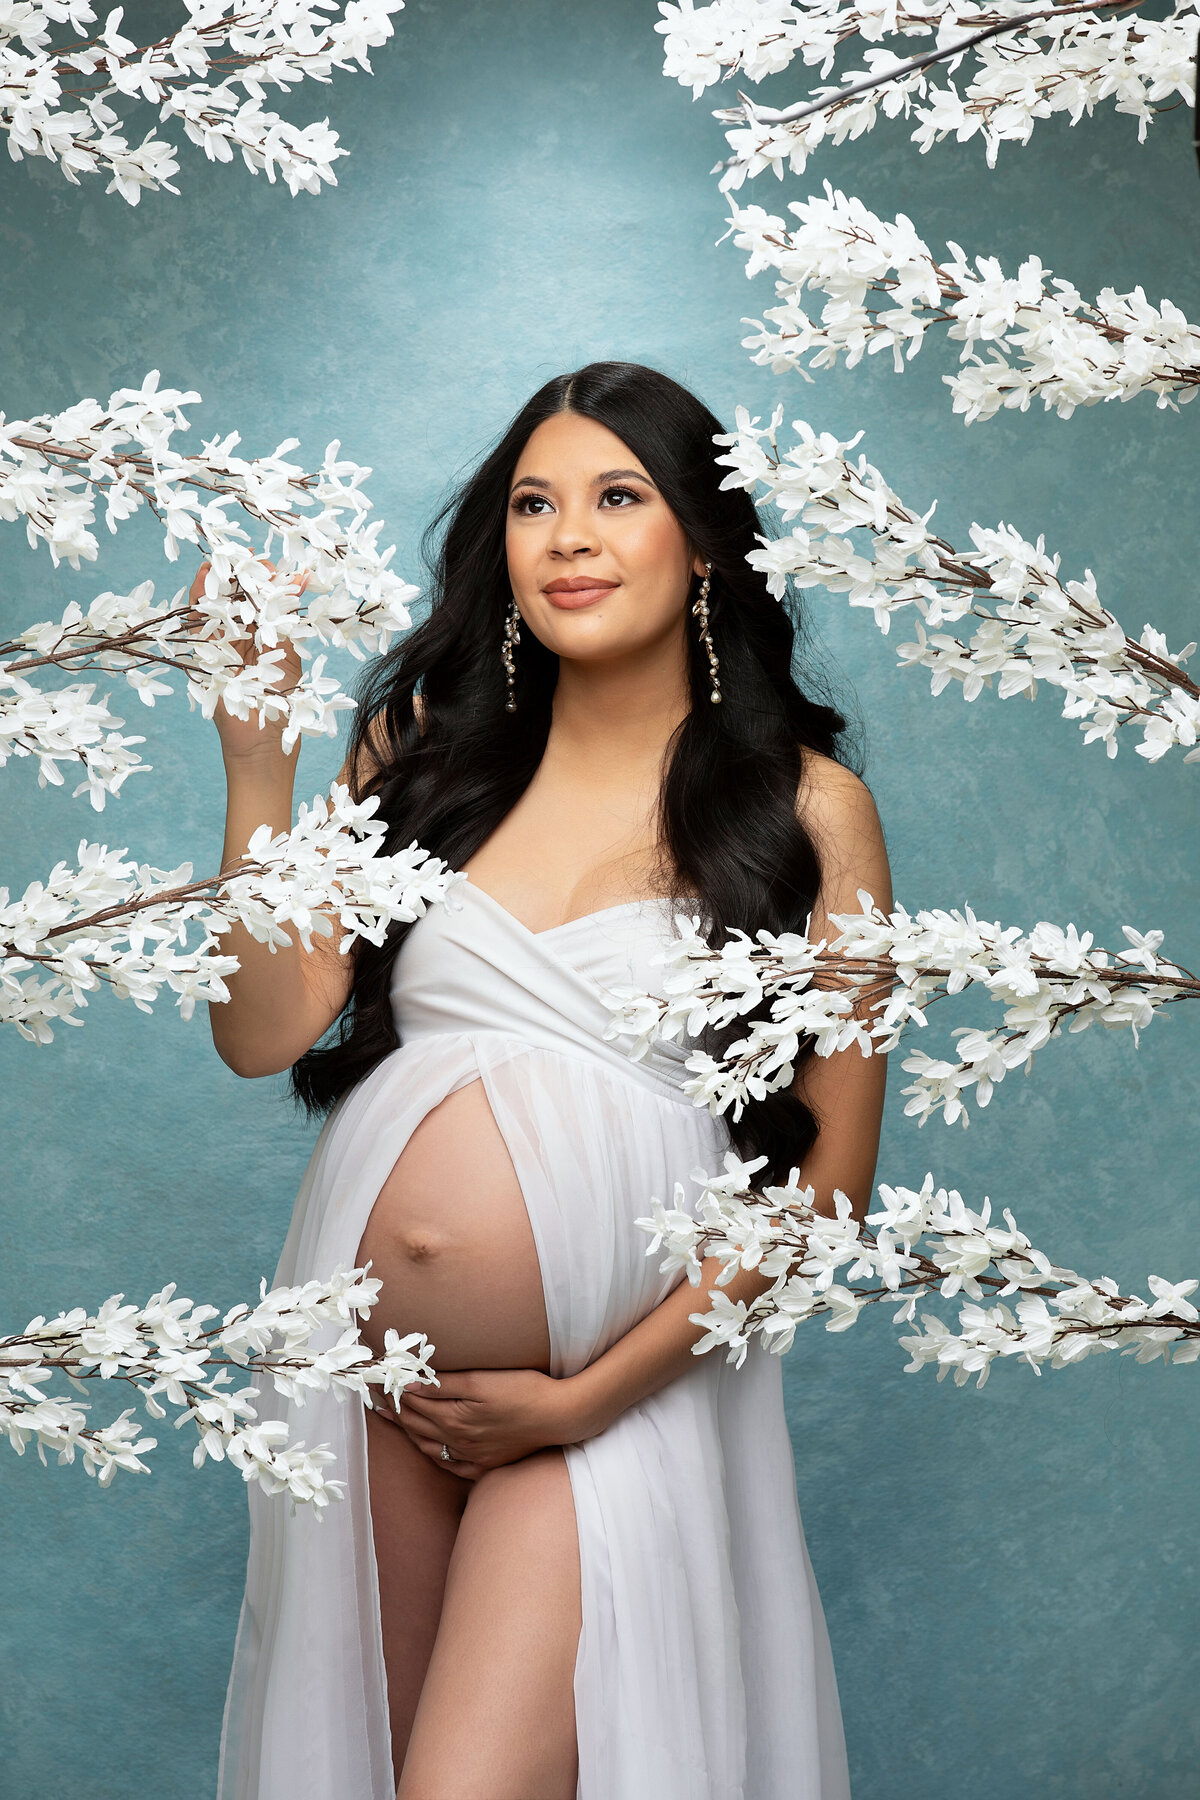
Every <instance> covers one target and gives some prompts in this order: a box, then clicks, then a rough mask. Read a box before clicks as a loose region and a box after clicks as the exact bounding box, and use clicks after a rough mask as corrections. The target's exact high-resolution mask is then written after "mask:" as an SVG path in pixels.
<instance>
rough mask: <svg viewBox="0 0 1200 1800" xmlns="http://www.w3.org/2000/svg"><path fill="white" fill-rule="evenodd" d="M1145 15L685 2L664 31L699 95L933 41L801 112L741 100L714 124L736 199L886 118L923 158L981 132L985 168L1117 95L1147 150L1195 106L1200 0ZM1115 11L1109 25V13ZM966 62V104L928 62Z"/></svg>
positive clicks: (1079, 8) (673, 67)
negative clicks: (1153, 127) (724, 82)
mask: <svg viewBox="0 0 1200 1800" xmlns="http://www.w3.org/2000/svg"><path fill="white" fill-rule="evenodd" d="M1139 4H1140V0H1128V3H1127V0H1114V5H1113V6H1112V7H1108V6H1105V5H1104V4H1103V0H1092V3H1090V4H1087V5H1079V4H1067V5H1062V6H1052V7H1046V8H1043V9H1041V10H1033V11H1031V10H1030V9H1029V8H1028V7H1027V6H1021V5H1017V4H1009V5H1006V6H990V7H985V6H973V5H970V4H969V3H964V0H949V3H948V4H945V3H943V4H935V5H933V6H930V7H921V6H911V5H909V6H902V7H900V8H898V9H892V8H878V7H877V8H874V9H872V8H871V7H869V6H862V7H859V6H855V5H850V6H843V5H841V4H839V3H838V0H823V3H822V0H818V3H817V4H814V5H808V4H805V3H804V0H795V3H789V0H764V3H763V4H759V3H758V0H716V3H715V4H714V5H712V6H708V7H702V8H694V7H693V6H692V5H691V4H690V0H681V4H680V6H678V7H675V6H667V5H662V6H660V9H659V10H660V11H661V12H662V13H663V14H664V19H663V22H662V23H661V24H660V25H659V26H658V27H657V29H658V30H659V31H660V32H662V33H663V34H664V36H665V38H666V47H665V49H666V56H665V64H664V73H665V74H666V75H667V76H669V77H674V78H675V79H677V80H679V81H681V82H682V83H683V84H684V85H685V86H690V87H691V89H692V92H693V95H694V96H698V95H699V94H700V93H702V92H703V91H704V89H705V88H706V87H708V86H710V85H711V84H712V83H713V82H715V81H718V80H720V79H722V78H723V77H724V76H725V75H726V74H731V73H733V72H734V71H735V70H741V71H742V72H744V73H745V75H746V76H747V77H748V79H750V80H751V81H759V80H761V79H763V77H764V76H766V75H769V74H776V73H778V72H780V71H781V70H782V69H784V68H786V67H787V66H788V64H789V63H790V62H791V60H792V59H793V57H795V56H797V55H799V56H800V57H801V59H802V61H803V62H804V63H805V64H807V65H808V66H816V65H820V66H821V68H822V73H824V74H828V73H829V71H830V69H831V68H832V66H833V62H834V58H835V55H836V53H837V50H838V48H839V47H840V46H841V45H842V44H844V43H845V42H847V41H849V40H851V39H854V38H860V39H862V40H863V41H864V42H874V43H878V42H879V41H880V40H881V39H884V38H886V37H899V38H913V37H928V36H932V37H934V38H935V39H936V48H935V49H933V50H932V51H930V52H929V53H927V54H925V55H921V56H918V57H915V58H910V59H908V60H904V59H902V58H900V57H898V56H897V55H896V54H895V52H894V51H893V50H891V49H887V48H879V49H873V50H868V51H867V52H866V53H865V57H864V61H865V63H866V64H867V66H866V67H865V68H863V69H850V70H846V71H845V72H844V73H843V76H842V79H841V81H840V83H839V84H838V85H836V86H832V87H828V86H827V87H823V88H819V89H816V90H814V91H813V93H812V94H811V95H810V97H809V98H808V99H807V100H806V101H802V102H798V103H797V104H796V105H795V106H792V107H788V108H784V109H779V108H771V107H765V106H761V105H758V104H757V103H756V102H755V101H753V100H752V99H750V98H749V97H748V96H745V95H743V96H742V101H741V104H740V105H739V106H737V107H730V108H724V109H722V110H720V111H719V112H718V113H717V117H718V118H719V119H721V120H722V121H723V122H725V123H726V124H728V125H729V126H731V129H730V130H729V131H728V132H727V134H726V135H727V138H728V141H729V145H730V149H731V151H732V155H731V156H730V157H729V158H728V160H727V161H726V162H724V163H722V164H719V165H718V169H719V170H720V171H721V176H722V178H721V186H722V188H723V189H725V190H730V189H734V188H738V187H740V186H741V185H742V183H743V182H744V181H745V180H746V179H747V178H748V177H753V176H756V175H758V174H760V173H761V172H762V171H763V170H764V169H768V168H769V169H772V170H773V171H774V173H775V174H776V175H778V176H782V174H783V172H784V169H785V167H790V168H791V169H792V170H793V172H794V173H797V174H798V173H801V172H802V171H803V169H804V167H805V165H806V163H807V160H808V158H809V156H810V155H811V154H812V153H813V151H814V150H815V149H816V148H817V147H818V145H820V144H822V143H824V142H826V141H828V142H831V143H834V144H840V143H843V142H845V141H846V140H847V139H849V138H857V137H860V136H861V135H862V134H863V132H865V131H869V130H871V129H872V127H873V126H874V125H875V124H876V123H877V121H878V119H879V118H880V117H881V116H882V117H885V118H889V119H890V118H896V117H900V116H902V117H904V118H906V119H912V120H914V121H915V122H916V129H915V130H914V132H913V133H912V137H913V141H914V142H915V143H917V144H918V145H919V146H920V148H921V149H922V150H923V151H924V150H928V149H929V148H930V146H931V145H932V144H934V143H937V142H940V141H941V140H942V139H944V138H946V137H949V136H953V137H954V138H955V139H956V140H957V141H958V142H960V143H962V142H966V141H967V140H968V139H970V138H971V137H974V136H976V135H979V136H981V137H982V138H983V141H984V144H985V146H986V151H987V158H988V163H989V166H994V164H995V160H996V156H997V153H998V151H999V147H1000V145H1001V143H1004V142H1017V143H1027V142H1028V141H1029V138H1030V136H1031V135H1032V132H1033V128H1034V125H1035V123H1036V121H1037V120H1038V119H1044V118H1049V117H1051V116H1052V115H1053V114H1055V113H1060V112H1065V113H1067V114H1068V115H1069V116H1070V118H1071V121H1072V123H1075V122H1076V121H1077V120H1078V119H1079V118H1080V117H1082V115H1083V114H1084V113H1085V112H1087V113H1089V114H1090V113H1091V112H1092V111H1094V109H1095V107H1096V106H1097V105H1099V104H1101V103H1102V102H1103V101H1106V100H1108V99H1110V98H1115V102H1116V110H1117V111H1118V112H1123V113H1129V114H1131V115H1132V116H1134V117H1135V118H1136V119H1137V120H1138V133H1139V139H1143V138H1144V137H1145V133H1146V130H1147V127H1148V126H1149V124H1150V122H1151V121H1152V120H1153V119H1154V117H1155V116H1156V115H1157V112H1158V111H1160V110H1163V109H1164V108H1165V107H1167V106H1169V105H1171V104H1173V103H1175V102H1176V101H1178V100H1183V101H1185V102H1186V103H1188V104H1189V105H1190V104H1192V103H1193V101H1194V74H1193V56H1194V48H1195V32H1196V25H1197V17H1198V15H1197V9H1196V0H1181V3H1180V4H1179V5H1177V6H1176V7H1175V9H1174V11H1173V12H1172V13H1171V14H1170V16H1169V17H1168V18H1166V19H1161V20H1160V19H1148V18H1145V17H1144V16H1140V15H1137V12H1136V9H1137V6H1138V5H1139ZM1105 13H1109V14H1112V15H1113V16H1109V17H1103V16H1099V15H1102V14H1105ZM967 56H970V57H971V59H972V62H971V73H970V76H969V78H968V80H967V82H966V85H965V87H964V89H963V91H962V93H961V94H960V92H959V90H958V88H957V87H956V86H955V84H954V83H953V82H952V81H947V82H946V83H945V84H944V85H940V84H937V83H935V82H933V81H931V79H930V76H929V73H928V70H929V69H930V67H931V66H932V65H934V64H941V63H944V64H946V65H947V67H948V68H949V69H950V70H951V71H953V70H955V69H957V68H958V67H959V65H960V64H961V63H962V61H963V59H964V58H965V57H967Z"/></svg>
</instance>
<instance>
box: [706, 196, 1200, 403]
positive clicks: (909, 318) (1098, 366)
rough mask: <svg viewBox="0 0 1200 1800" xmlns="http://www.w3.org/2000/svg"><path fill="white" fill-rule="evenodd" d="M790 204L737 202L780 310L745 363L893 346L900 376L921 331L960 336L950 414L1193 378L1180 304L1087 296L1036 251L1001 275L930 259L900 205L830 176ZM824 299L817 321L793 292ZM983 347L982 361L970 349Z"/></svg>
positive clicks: (1179, 394)
mask: <svg viewBox="0 0 1200 1800" xmlns="http://www.w3.org/2000/svg"><path fill="white" fill-rule="evenodd" d="M824 187H825V193H824V198H822V197H821V196H820V195H816V194H812V195H810V196H809V197H808V199H807V200H803V201H794V202H793V203H792V204H791V205H790V206H789V207H788V211H789V212H790V213H792V214H794V215H795V218H796V220H797V224H796V225H795V226H794V227H793V228H792V230H790V231H789V230H788V229H787V227H786V225H785V223H784V221H783V220H782V219H781V218H778V217H776V216H775V215H774V214H771V213H767V212H764V210H763V209H762V207H760V206H750V207H746V208H745V209H739V208H737V207H736V206H735V208H734V211H733V215H732V217H731V219H730V226H731V228H732V230H733V232H734V234H735V236H734V242H735V243H736V245H737V246H738V248H739V249H741V250H746V251H748V252H749V257H748V261H747V265H746V273H747V275H751V276H752V275H756V274H757V273H758V272H759V271H760V270H761V269H774V270H776V271H777V273H778V276H779V279H778V280H777V281H776V283H775V292H776V294H777V296H778V298H779V302H780V303H779V305H777V306H774V307H769V308H768V309H767V310H766V312H765V315H764V318H765V321H766V322H764V320H758V319H746V320H744V321H743V323H744V324H747V325H754V326H755V327H756V328H757V329H756V331H755V333H754V335H753V336H751V337H748V338H745V339H743V343H744V345H745V347H746V348H747V349H748V350H751V351H753V353H754V358H753V359H754V361H755V362H756V363H765V364H766V365H767V367H768V368H770V369H772V370H773V371H774V372H775V373H776V374H779V373H781V372H782V371H783V370H785V369H795V370H797V371H798V372H799V373H800V374H801V375H802V376H803V377H804V378H805V380H808V381H811V379H812V377H811V376H810V375H809V373H808V371H809V369H810V368H812V369H820V368H828V367H831V366H832V365H833V364H835V363H836V362H837V359H838V357H839V355H844V356H845V358H846V365H847V367H848V368H853V367H854V365H855V363H857V362H859V361H861V359H862V357H863V356H864V355H865V354H870V355H874V354H875V353H877V352H879V351H887V350H890V351H891V353H892V358H893V364H894V367H895V369H896V371H897V373H899V372H901V371H902V370H903V368H904V365H905V362H906V361H911V360H912V358H913V357H914V356H915V355H916V354H917V352H918V351H919V350H920V348H921V345H922V343H923V342H924V338H925V333H926V331H927V330H928V328H929V327H930V325H944V326H945V327H946V335H947V337H949V338H951V339H953V340H956V341H959V342H961V343H962V346H963V348H962V352H961V356H960V362H961V364H962V367H960V369H959V371H958V373H957V374H955V375H947V376H944V377H943V379H944V380H945V382H946V383H947V385H948V386H949V388H950V392H951V394H952V396H953V401H954V410H955V412H956V413H962V414H964V415H965V420H966V423H967V424H968V425H969V424H970V423H971V422H972V420H974V419H979V418H983V419H989V418H991V417H992V415H993V414H994V413H997V412H999V411H1000V409H1001V408H1002V407H1008V408H1013V407H1018V408H1020V410H1021V411H1022V412H1024V411H1026V410H1027V409H1028V407H1029V404H1030V401H1031V400H1034V399H1040V400H1041V401H1042V403H1043V405H1044V406H1045V407H1046V408H1047V410H1049V409H1050V408H1051V407H1053V408H1054V409H1055V410H1056V411H1057V413H1058V415H1059V417H1060V418H1064V419H1066V418H1069V417H1070V416H1071V414H1072V412H1074V410H1075V408H1076V407H1077V406H1094V405H1095V404H1096V403H1097V401H1100V400H1131V399H1133V397H1134V396H1135V395H1136V394H1140V393H1147V392H1149V393H1153V394H1156V395H1157V396H1158V404H1159V406H1160V407H1166V406H1170V407H1176V406H1177V405H1178V404H1180V403H1182V402H1186V401H1188V400H1190V399H1192V397H1193V396H1194V395H1195V393H1196V391H1197V387H1198V386H1200V330H1198V329H1197V328H1196V327H1195V326H1194V325H1189V323H1188V321H1187V319H1185V318H1184V316H1183V314H1182V313H1181V312H1180V310H1179V308H1178V307H1177V306H1174V305H1173V304H1172V302H1171V301H1169V300H1164V301H1163V302H1162V304H1161V306H1158V307H1155V306H1152V305H1151V303H1150V302H1149V300H1147V298H1146V295H1145V294H1144V292H1143V291H1142V289H1141V288H1135V289H1134V291H1133V292H1132V293H1131V294H1118V293H1115V292H1114V291H1113V290H1112V289H1111V288H1105V289H1103V290H1102V292H1101V293H1100V294H1099V295H1098V296H1097V298H1096V300H1095V301H1094V302H1093V301H1088V300H1085V299H1084V298H1083V296H1082V295H1081V294H1080V293H1079V291H1078V290H1077V289H1076V288H1074V287H1072V286H1071V284H1070V282H1068V281H1063V280H1059V279H1057V278H1052V277H1051V272H1050V270H1049V269H1046V268H1043V266H1042V264H1041V262H1040V261H1039V259H1038V258H1037V257H1036V256H1030V257H1028V258H1026V260H1025V261H1024V262H1023V263H1022V264H1021V266H1020V269H1019V270H1018V272H1017V274H1016V275H1015V276H1006V275H1005V273H1004V271H1003V269H1002V268H1001V267H1000V264H999V263H998V262H997V261H996V259H995V257H990V256H985V257H978V258H977V259H976V263H975V266H974V267H972V265H971V263H970V261H969V259H968V257H967V256H966V254H965V252H964V251H963V250H961V249H960V248H959V246H958V245H957V244H950V245H948V246H947V247H948V249H949V252H950V259H949V260H948V261H947V262H945V263H938V262H937V261H936V260H935V259H934V257H933V255H932V254H931V252H930V250H929V247H928V245H926V244H925V243H924V242H923V241H922V240H921V238H920V237H918V235H917V233H916V230H915V229H914V227H913V224H912V221H911V220H909V219H907V218H905V216H904V215H903V213H901V214H899V215H897V217H896V218H895V219H894V220H890V221H889V220H886V219H881V218H879V217H877V216H876V214H875V213H873V212H871V210H870V209H869V208H868V207H866V206H864V204H863V202H862V201H861V200H858V199H855V198H854V197H853V196H851V197H849V198H847V196H846V195H845V194H842V193H839V192H838V191H837V190H836V189H834V188H833V187H832V186H831V185H830V183H829V182H828V181H827V182H825V184H824ZM808 291H812V292H816V293H823V294H825V295H827V296H828V299H827V300H826V303H825V305H824V307H823V308H822V311H821V317H820V321H819V322H818V321H816V320H814V319H813V318H811V317H810V316H809V314H808V313H807V312H806V311H805V309H804V305H803V296H804V294H805V293H806V292H808ZM981 345H983V346H986V348H987V358H986V360H985V359H984V358H983V357H982V356H981V355H980V354H979V347H980V346H981Z"/></svg>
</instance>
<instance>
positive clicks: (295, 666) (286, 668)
mask: <svg viewBox="0 0 1200 1800" xmlns="http://www.w3.org/2000/svg"><path fill="white" fill-rule="evenodd" d="M261 560H262V561H263V563H264V564H265V565H266V567H267V568H268V569H271V570H274V567H275V565H274V563H273V562H270V561H269V560H268V559H267V558H266V557H265V556H264V557H263V558H262V559H261ZM210 566H211V565H210V564H209V563H207V562H202V563H201V564H200V567H199V568H198V569H197V571H196V579H195V580H194V581H193V582H192V585H191V588H190V589H189V591H188V600H189V602H190V603H191V604H193V605H194V604H195V602H196V601H197V600H198V599H199V598H200V596H201V594H202V593H203V592H204V577H205V576H206V575H207V573H208V570H209V567H210ZM306 585H307V582H304V583H302V584H301V586H300V589H299V592H300V593H303V592H304V588H305V586H306ZM233 647H234V649H235V650H237V651H238V653H239V654H240V656H241V658H242V666H243V667H244V668H253V667H254V666H255V664H256V663H257V662H258V654H257V652H258V641H257V636H256V634H255V633H254V632H253V631H252V632H251V633H250V635H249V636H248V637H245V638H241V639H239V640H238V642H237V643H235V644H234V646H233ZM283 652H284V653H283V657H282V659H281V660H280V661H279V662H278V663H276V664H275V665H274V667H275V668H276V669H277V670H278V671H279V677H278V680H277V681H276V682H275V683H274V684H273V685H274V687H275V688H276V690H277V691H278V692H280V693H284V694H287V693H290V692H291V691H292V689H293V688H295V687H296V686H297V685H298V683H299V680H300V673H301V669H302V664H301V661H300V653H299V651H298V650H297V649H296V648H295V646H294V645H293V644H290V643H288V644H285V645H284V646H283ZM213 722H214V724H215V725H216V727H217V731H218V733H219V734H220V738H221V750H222V753H223V754H224V757H225V761H226V762H227V763H229V762H236V763H246V762H253V763H258V762H266V763H268V764H270V763H277V764H290V763H294V762H295V758H296V756H297V754H298V752H299V748H300V746H299V743H298V742H297V744H296V745H295V746H294V748H293V749H292V750H291V751H289V752H288V753H287V754H286V755H285V754H284V749H283V730H284V720H282V719H268V720H267V721H266V722H265V723H260V721H259V715H258V713H257V712H252V713H251V714H250V716H249V717H248V718H245V719H237V718H235V717H234V715H233V714H232V713H231V712H230V711H229V709H228V707H227V706H226V705H225V702H224V701H223V700H218V701H217V709H216V712H215V713H214V714H213Z"/></svg>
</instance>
